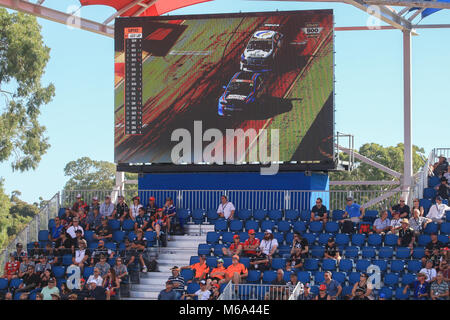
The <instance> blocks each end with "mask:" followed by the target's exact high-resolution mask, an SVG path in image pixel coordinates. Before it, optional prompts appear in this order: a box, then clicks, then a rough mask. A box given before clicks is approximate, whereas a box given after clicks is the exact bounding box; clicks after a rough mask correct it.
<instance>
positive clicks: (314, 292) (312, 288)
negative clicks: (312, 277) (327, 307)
mask: <svg viewBox="0 0 450 320" xmlns="http://www.w3.org/2000/svg"><path fill="white" fill-rule="evenodd" d="M311 293H312V294H313V295H315V296H317V295H318V294H319V286H318V285H314V286H312V287H311Z"/></svg>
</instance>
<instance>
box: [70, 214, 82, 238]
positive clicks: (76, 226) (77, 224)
mask: <svg viewBox="0 0 450 320" xmlns="http://www.w3.org/2000/svg"><path fill="white" fill-rule="evenodd" d="M72 223H73V224H72V225H71V226H70V227H69V228H68V229H67V233H68V234H69V235H70V237H71V238H72V239H75V238H76V237H77V235H76V233H75V231H77V230H80V231H81V235H82V236H84V230H83V227H82V226H80V220H79V219H78V217H76V218H73V221H72Z"/></svg>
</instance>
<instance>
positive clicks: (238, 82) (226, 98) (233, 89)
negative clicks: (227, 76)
mask: <svg viewBox="0 0 450 320" xmlns="http://www.w3.org/2000/svg"><path fill="white" fill-rule="evenodd" d="M223 88H224V89H225V92H224V93H223V94H222V96H221V97H220V98H219V106H218V114H219V116H231V115H232V114H233V113H234V112H236V111H247V110H248V109H249V108H251V106H253V105H254V104H255V102H257V101H258V99H259V98H260V97H261V95H262V94H263V78H262V75H261V73H256V72H247V71H239V72H237V73H235V74H234V76H233V78H231V80H230V82H229V83H228V85H227V86H224V87H223Z"/></svg>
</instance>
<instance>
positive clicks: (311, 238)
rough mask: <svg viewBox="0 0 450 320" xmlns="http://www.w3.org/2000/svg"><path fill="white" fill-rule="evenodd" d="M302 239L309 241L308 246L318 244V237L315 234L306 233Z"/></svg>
mask: <svg viewBox="0 0 450 320" xmlns="http://www.w3.org/2000/svg"><path fill="white" fill-rule="evenodd" d="M302 237H303V238H305V239H306V240H307V241H308V245H310V246H312V245H313V244H314V243H315V242H316V235H315V234H313V233H304V234H302Z"/></svg>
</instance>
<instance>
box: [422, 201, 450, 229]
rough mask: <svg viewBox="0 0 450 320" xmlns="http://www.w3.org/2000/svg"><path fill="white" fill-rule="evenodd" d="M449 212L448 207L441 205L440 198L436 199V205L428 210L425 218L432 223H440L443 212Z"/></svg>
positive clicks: (449, 208)
mask: <svg viewBox="0 0 450 320" xmlns="http://www.w3.org/2000/svg"><path fill="white" fill-rule="evenodd" d="M447 210H450V207H449V206H447V205H445V204H443V203H442V198H441V197H440V196H437V197H436V203H435V204H433V205H432V206H431V208H430V211H429V212H428V214H427V218H428V219H431V220H432V221H433V222H437V223H442V222H443V217H444V215H445V211H447Z"/></svg>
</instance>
